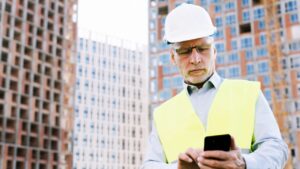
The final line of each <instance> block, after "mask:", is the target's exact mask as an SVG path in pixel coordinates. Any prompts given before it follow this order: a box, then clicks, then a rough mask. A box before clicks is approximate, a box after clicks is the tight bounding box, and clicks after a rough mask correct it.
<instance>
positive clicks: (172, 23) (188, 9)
mask: <svg viewBox="0 0 300 169" xmlns="http://www.w3.org/2000/svg"><path fill="white" fill-rule="evenodd" d="M215 32H216V27H215V26H214V25H213V24H212V21H211V18H210V16H209V14H208V13H207V11H206V10H205V9H204V8H202V7H200V6H197V5H192V4H186V3H183V4H181V5H180V6H178V7H176V8H175V9H174V10H172V11H171V12H170V13H169V14H168V15H167V17H166V22H165V36H164V40H166V41H167V42H168V43H175V42H182V41H187V40H192V39H197V38H203V37H208V36H210V35H213V34H214V33H215Z"/></svg>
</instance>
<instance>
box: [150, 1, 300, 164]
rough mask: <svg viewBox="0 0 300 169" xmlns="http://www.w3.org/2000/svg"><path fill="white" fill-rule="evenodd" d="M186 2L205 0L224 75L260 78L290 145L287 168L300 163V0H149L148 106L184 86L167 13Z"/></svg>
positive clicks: (250, 78)
mask: <svg viewBox="0 0 300 169" xmlns="http://www.w3.org/2000/svg"><path fill="white" fill-rule="evenodd" d="M183 2H185V3H192V4H197V5H201V6H202V7H204V8H206V10H207V11H208V12H209V13H210V15H211V16H212V20H213V22H214V24H215V25H216V27H217V32H216V34H215V46H216V48H217V59H216V63H217V72H218V73H219V74H220V75H221V76H223V77H226V78H243V79H248V80H258V81H260V82H261V84H262V91H263V93H264V95H265V97H266V98H267V100H268V101H269V103H270V105H271V107H272V109H273V111H274V113H275V116H276V118H277V121H278V123H279V126H280V130H281V132H282V135H283V137H284V139H285V140H286V142H287V143H288V144H289V147H290V153H289V155H290V161H289V164H288V165H287V167H286V168H292V166H293V167H294V168H297V167H298V168H299V166H300V22H299V20H300V16H299V15H300V3H299V1H296V0H283V1H279V0H274V1H264V0H174V1H171V0H169V1H168V0H149V55H150V56H149V58H150V61H149V62H150V102H151V108H150V109H151V110H150V112H153V109H154V108H155V107H156V106H158V105H159V104H161V103H162V102H164V101H165V100H167V99H168V98H170V97H172V96H174V95H175V94H176V93H178V91H180V90H181V89H182V87H183V85H182V79H181V78H180V76H179V74H178V71H177V70H176V68H175V67H174V66H173V65H172V64H171V63H170V55H169V51H168V50H169V48H168V46H167V44H166V43H165V42H164V41H163V35H164V30H163V26H164V22H165V18H166V15H167V14H168V12H170V11H171V10H172V9H173V8H174V7H176V6H177V5H180V4H181V3H183ZM274 18H275V19H274Z"/></svg>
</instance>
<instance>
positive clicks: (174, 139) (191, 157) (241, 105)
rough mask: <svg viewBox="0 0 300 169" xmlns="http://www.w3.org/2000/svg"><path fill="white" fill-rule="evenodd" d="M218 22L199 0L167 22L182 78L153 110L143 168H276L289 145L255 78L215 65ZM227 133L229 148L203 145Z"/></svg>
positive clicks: (172, 14) (173, 13) (168, 37)
mask: <svg viewBox="0 0 300 169" xmlns="http://www.w3.org/2000/svg"><path fill="white" fill-rule="evenodd" d="M215 31H216V28H215V27H214V26H213V24H212V22H211V18H210V16H209V15H208V13H207V12H206V11H205V10H204V9H203V8H202V7H200V6H196V5H191V4H182V5H180V6H178V7H177V8H175V9H174V10H173V11H171V12H170V13H169V14H168V16H167V18H166V23H165V39H166V41H167V42H168V43H169V44H171V50H170V54H171V59H172V62H173V63H174V64H175V65H176V66H177V67H178V69H179V71H180V74H181V75H182V76H183V78H184V82H185V84H186V86H185V88H184V90H183V91H182V92H180V93H179V94H178V95H176V96H175V97H173V98H171V99H170V100H168V101H166V102H165V103H163V104H162V105H160V106H159V107H158V108H157V109H156V110H155V112H154V125H153V128H152V133H151V135H150V138H149V147H148V152H147V154H146V158H145V161H144V164H143V166H142V169H173V168H178V169H199V168H201V169H216V168H224V169H229V168H236V169H244V168H247V169H277V168H283V167H284V164H285V162H286V160H287V156H288V155H287V154H288V149H287V145H286V144H285V143H284V141H283V140H282V138H281V135H280V131H279V129H278V125H277V123H276V120H275V118H274V115H273V113H272V111H271V109H270V107H269V106H268V103H267V101H266V99H265V98H264V96H263V94H262V92H261V91H260V84H259V83H258V82H250V81H246V80H228V79H223V78H221V77H220V76H219V75H218V74H217V72H216V70H215V59H216V52H217V51H216V48H215V46H214V39H213V37H212V35H213V34H214V33H215ZM220 134H230V135H231V147H230V151H227V152H226V151H220V150H219V151H218V150H215V151H203V150H202V149H203V146H204V137H205V136H210V135H220Z"/></svg>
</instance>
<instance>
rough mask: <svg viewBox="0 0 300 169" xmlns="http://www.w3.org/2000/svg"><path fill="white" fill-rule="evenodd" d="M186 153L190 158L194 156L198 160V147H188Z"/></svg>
mask: <svg viewBox="0 0 300 169" xmlns="http://www.w3.org/2000/svg"><path fill="white" fill-rule="evenodd" d="M185 154H186V155H188V156H189V157H190V158H192V159H193V160H194V161H197V158H198V156H199V153H198V151H197V150H196V149H193V148H189V149H187V151H186V152H185Z"/></svg>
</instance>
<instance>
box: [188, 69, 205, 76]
mask: <svg viewBox="0 0 300 169" xmlns="http://www.w3.org/2000/svg"><path fill="white" fill-rule="evenodd" d="M204 73H205V69H194V70H190V71H189V74H190V75H202V74H204Z"/></svg>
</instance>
